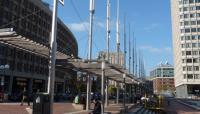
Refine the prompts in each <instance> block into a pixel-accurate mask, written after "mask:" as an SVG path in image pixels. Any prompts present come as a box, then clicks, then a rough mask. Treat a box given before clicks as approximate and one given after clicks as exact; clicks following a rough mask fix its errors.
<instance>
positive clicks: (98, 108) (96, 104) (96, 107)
mask: <svg viewBox="0 0 200 114" xmlns="http://www.w3.org/2000/svg"><path fill="white" fill-rule="evenodd" d="M93 114H101V103H100V102H99V101H98V99H95V100H94V110H93Z"/></svg>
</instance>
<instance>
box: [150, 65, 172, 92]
mask: <svg viewBox="0 0 200 114" xmlns="http://www.w3.org/2000/svg"><path fill="white" fill-rule="evenodd" d="M150 78H151V80H152V81H153V92H154V93H155V94H165V93H174V92H175V86H174V68H173V66H172V65H170V64H169V63H167V62H166V64H162V63H161V64H159V65H158V66H157V67H155V68H154V69H153V70H152V71H151V72H150Z"/></svg>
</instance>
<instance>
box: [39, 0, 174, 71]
mask: <svg viewBox="0 0 200 114" xmlns="http://www.w3.org/2000/svg"><path fill="white" fill-rule="evenodd" d="M43 1H45V2H47V3H49V4H50V6H51V7H52V6H53V0H43ZM110 1H111V41H110V43H111V44H110V50H111V51H116V17H117V16H116V14H117V12H116V9H117V8H116V6H117V0H110ZM124 15H126V31H127V32H126V34H127V37H129V27H128V26H129V24H130V28H131V29H130V33H131V36H130V37H131V39H132V38H133V37H134V38H136V41H137V49H138V50H140V52H141V53H142V55H143V58H144V63H145V69H146V74H147V75H149V72H150V70H152V69H153V68H154V67H155V66H157V65H158V64H159V63H161V62H162V63H165V62H166V61H168V62H169V63H170V64H172V65H173V48H172V35H171V14H170V0H120V43H121V44H120V45H121V47H120V48H121V50H123V47H124V46H123V44H124V42H123V34H124V32H123V31H124V30H123V29H124V27H123V26H124ZM58 17H59V18H60V19H61V20H62V21H63V22H64V23H65V24H66V25H67V26H68V27H69V28H70V30H71V31H72V33H73V34H74V36H75V38H76V40H77V42H78V50H79V57H81V58H87V52H88V30H89V0H65V4H64V6H62V5H60V4H59V5H58ZM133 33H134V35H133ZM92 49H93V50H92V55H93V56H92V57H93V59H95V58H96V57H97V55H98V52H99V51H104V50H106V0H95V14H94V29H93V48H92Z"/></svg>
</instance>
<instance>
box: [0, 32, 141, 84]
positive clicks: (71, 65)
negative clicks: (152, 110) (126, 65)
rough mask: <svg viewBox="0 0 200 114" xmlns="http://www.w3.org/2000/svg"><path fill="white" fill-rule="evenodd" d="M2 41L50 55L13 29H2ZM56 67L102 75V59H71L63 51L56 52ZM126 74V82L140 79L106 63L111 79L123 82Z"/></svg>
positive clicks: (45, 48) (47, 51)
mask: <svg viewBox="0 0 200 114" xmlns="http://www.w3.org/2000/svg"><path fill="white" fill-rule="evenodd" d="M0 43H2V44H7V45H10V46H13V47H16V48H19V49H22V50H26V51H28V52H31V53H35V54H38V55H41V56H45V57H47V58H48V57H49V48H48V47H47V46H44V45H42V44H39V43H37V42H35V41H33V40H30V39H28V38H26V37H23V36H21V35H19V34H17V33H16V32H15V31H13V30H12V29H0ZM56 55H57V57H56V63H57V64H56V68H61V69H65V68H66V69H72V70H77V71H82V72H87V73H90V74H93V75H96V76H101V73H102V70H101V61H93V62H86V61H85V60H84V61H83V60H81V59H71V57H69V56H67V55H66V54H63V53H61V52H58V51H57V52H56ZM124 73H125V74H126V83H128V84H132V83H137V82H138V81H137V80H136V79H135V78H134V77H133V76H131V75H129V74H128V73H127V71H126V70H124V69H123V67H121V66H119V65H116V64H115V65H114V64H109V63H107V64H106V68H105V76H107V77H108V78H109V79H111V80H115V81H118V82H121V83H123V74H124Z"/></svg>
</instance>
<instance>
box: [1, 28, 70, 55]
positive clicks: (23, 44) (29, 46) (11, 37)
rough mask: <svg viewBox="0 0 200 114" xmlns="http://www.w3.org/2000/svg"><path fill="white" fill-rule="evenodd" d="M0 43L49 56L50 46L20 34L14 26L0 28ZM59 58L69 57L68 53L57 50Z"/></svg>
mask: <svg viewBox="0 0 200 114" xmlns="http://www.w3.org/2000/svg"><path fill="white" fill-rule="evenodd" d="M0 43H2V44H7V45H10V46H12V47H16V48H18V49H22V50H26V51H28V52H31V53H35V54H38V55H41V56H45V57H49V48H48V47H47V46H45V45H42V44H40V43H37V42H35V41H33V40H30V39H28V38H26V37H23V36H21V35H18V34H17V33H16V32H15V31H13V30H12V28H8V29H1V30H0ZM56 55H57V57H56V58H57V59H66V58H69V57H68V56H67V55H66V54H63V53H61V52H58V51H57V52H56Z"/></svg>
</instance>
